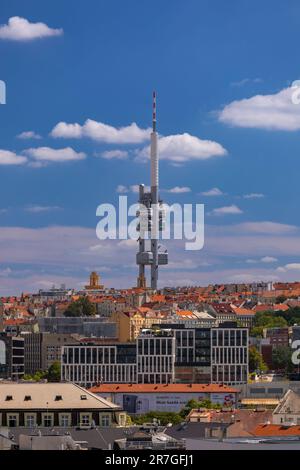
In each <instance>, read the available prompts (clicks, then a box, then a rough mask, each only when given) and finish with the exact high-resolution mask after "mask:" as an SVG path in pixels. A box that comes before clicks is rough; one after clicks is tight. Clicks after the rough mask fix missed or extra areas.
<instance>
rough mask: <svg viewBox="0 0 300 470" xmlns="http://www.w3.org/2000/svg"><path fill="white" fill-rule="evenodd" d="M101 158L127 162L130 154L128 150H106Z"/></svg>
mask: <svg viewBox="0 0 300 470" xmlns="http://www.w3.org/2000/svg"><path fill="white" fill-rule="evenodd" d="M99 156H100V157H102V158H105V159H106V160H113V159H116V160H125V159H126V158H127V157H128V152H127V151H126V150H106V151H105V152H102V153H101V154H100V155H99Z"/></svg>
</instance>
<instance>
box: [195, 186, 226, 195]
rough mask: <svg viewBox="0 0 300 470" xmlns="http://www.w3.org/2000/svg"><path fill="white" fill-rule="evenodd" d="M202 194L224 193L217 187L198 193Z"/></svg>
mask: <svg viewBox="0 0 300 470" xmlns="http://www.w3.org/2000/svg"><path fill="white" fill-rule="evenodd" d="M200 194H201V195H202V196H208V197H210V196H223V195H224V193H223V192H222V191H221V190H220V189H219V188H212V189H209V190H208V191H203V192H202V193H200Z"/></svg>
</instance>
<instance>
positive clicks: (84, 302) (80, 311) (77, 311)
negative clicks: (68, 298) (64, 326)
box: [64, 297, 96, 317]
mask: <svg viewBox="0 0 300 470" xmlns="http://www.w3.org/2000/svg"><path fill="white" fill-rule="evenodd" d="M64 315H65V317H91V316H94V315H96V307H95V304H93V303H92V302H91V301H90V300H89V298H88V297H80V298H79V299H78V300H75V301H74V302H72V303H71V304H70V305H69V306H68V308H67V310H66V311H65V313H64Z"/></svg>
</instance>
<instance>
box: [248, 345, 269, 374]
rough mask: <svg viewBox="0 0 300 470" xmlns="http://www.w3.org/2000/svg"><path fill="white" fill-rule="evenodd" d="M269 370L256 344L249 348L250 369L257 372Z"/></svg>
mask: <svg viewBox="0 0 300 470" xmlns="http://www.w3.org/2000/svg"><path fill="white" fill-rule="evenodd" d="M266 370H267V366H266V364H265V362H264V360H263V357H262V355H261V353H260V352H259V351H258V349H257V348H256V347H255V346H250V348H249V371H250V372H255V371H260V372H265V371H266Z"/></svg>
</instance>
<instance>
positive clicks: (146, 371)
mask: <svg viewBox="0 0 300 470" xmlns="http://www.w3.org/2000/svg"><path fill="white" fill-rule="evenodd" d="M175 356H176V340H175V335H174V332H173V331H172V330H170V329H159V330H152V329H149V330H142V332H141V334H140V336H139V337H138V338H137V355H136V358H137V379H136V381H137V383H141V384H153V383H155V384H168V383H173V382H174V380H175Z"/></svg>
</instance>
